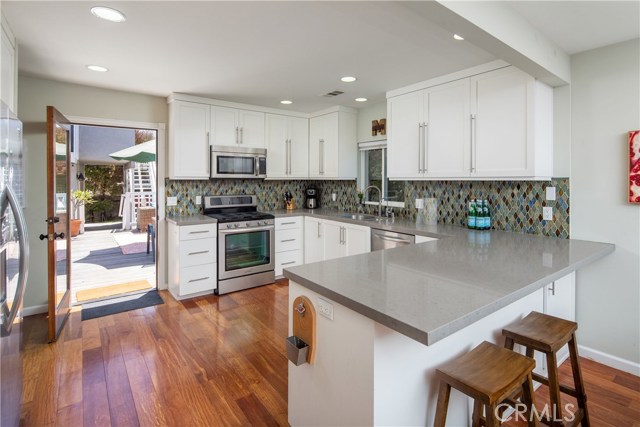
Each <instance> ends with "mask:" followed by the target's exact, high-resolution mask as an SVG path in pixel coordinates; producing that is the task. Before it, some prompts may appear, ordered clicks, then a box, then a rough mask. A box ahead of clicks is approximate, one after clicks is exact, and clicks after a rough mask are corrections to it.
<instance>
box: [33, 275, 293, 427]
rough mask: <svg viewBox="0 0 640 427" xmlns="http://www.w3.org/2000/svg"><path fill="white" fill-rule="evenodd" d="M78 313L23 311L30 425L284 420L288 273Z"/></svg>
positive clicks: (267, 423)
mask: <svg viewBox="0 0 640 427" xmlns="http://www.w3.org/2000/svg"><path fill="white" fill-rule="evenodd" d="M161 295H162V297H163V299H164V300H165V304H163V305H159V306H154V307H148V308H145V309H141V310H135V311H130V312H126V313H120V314H116V315H112V316H107V317H102V318H98V319H93V320H87V321H84V322H81V320H80V312H79V310H77V309H76V311H74V312H73V313H72V314H71V318H70V319H69V324H68V325H67V326H66V328H65V331H64V333H63V335H62V337H61V339H60V340H59V341H58V342H57V343H55V344H51V345H49V344H47V343H46V339H47V337H46V319H45V318H44V317H43V316H38V317H32V318H27V319H25V329H26V343H25V344H26V346H25V347H26V348H25V361H24V367H25V384H24V392H23V400H24V406H23V411H22V424H23V425H25V426H50V425H59V426H82V425H84V426H108V425H113V426H136V425H142V426H150V425H170V426H215V425H230V426H231V425H235V426H237V425H254V426H276V425H285V426H286V425H287V363H288V362H287V358H286V352H285V346H284V340H285V338H286V336H287V311H286V310H287V305H288V287H287V282H286V281H280V282H278V283H276V284H273V285H269V286H264V287H260V288H255V289H251V290H247V291H244V292H236V293H233V294H229V295H225V296H221V297H215V296H207V297H200V298H196V299H192V300H186V301H183V302H177V301H175V300H174V299H173V298H172V297H171V296H170V295H169V294H168V293H167V292H165V291H162V292H161Z"/></svg>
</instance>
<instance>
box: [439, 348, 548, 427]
mask: <svg viewBox="0 0 640 427" xmlns="http://www.w3.org/2000/svg"><path fill="white" fill-rule="evenodd" d="M535 366H536V362H535V360H533V359H531V358H529V357H525V356H523V355H521V354H518V353H516V352H514V351H511V350H507V349H505V348H502V347H499V346H497V345H495V344H491V343H490V342H487V341H485V342H483V343H482V344H480V345H479V346H477V347H476V348H474V349H473V350H471V351H470V352H469V353H467V354H464V355H462V356H460V357H458V358H457V359H455V360H453V361H451V362H449V363H447V364H445V365H444V366H441V367H440V368H438V369H436V375H437V376H438V378H439V380H440V388H439V392H438V404H437V406H436V416H435V421H434V425H435V426H436V427H442V426H444V425H445V421H446V419H447V409H448V406H449V395H450V393H451V387H453V388H455V389H457V390H459V391H461V392H462V393H464V394H466V395H467V396H469V397H471V398H473V399H474V402H473V426H480V425H486V426H488V427H494V426H495V427H497V426H499V425H500V418H499V416H498V414H497V413H496V411H498V410H499V408H498V405H500V404H501V403H502V402H503V401H504V400H505V399H507V398H509V397H510V396H512V395H514V394H516V393H518V392H520V391H522V397H523V403H524V404H525V405H526V408H527V409H526V417H527V420H529V425H530V426H537V425H538V423H537V419H536V417H533V416H531V408H532V407H533V403H534V401H533V399H534V396H533V381H532V377H531V374H532V371H533V368H534V367H535ZM483 409H485V410H486V414H485V415H484V416H483V414H482V412H483Z"/></svg>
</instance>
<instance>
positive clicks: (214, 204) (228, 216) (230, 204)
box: [204, 195, 275, 225]
mask: <svg viewBox="0 0 640 427" xmlns="http://www.w3.org/2000/svg"><path fill="white" fill-rule="evenodd" d="M256 205H257V198H256V196H245V195H239V196H207V197H205V199H204V214H205V215H207V216H209V217H211V218H215V219H217V220H218V222H219V223H225V222H239V221H257V220H270V219H274V218H275V217H274V216H273V215H271V214H268V213H264V212H258V208H257V207H256ZM255 225H259V224H255Z"/></svg>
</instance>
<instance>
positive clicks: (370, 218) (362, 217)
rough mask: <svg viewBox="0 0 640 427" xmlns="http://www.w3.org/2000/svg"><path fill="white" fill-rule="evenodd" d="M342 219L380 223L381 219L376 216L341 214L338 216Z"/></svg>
mask: <svg viewBox="0 0 640 427" xmlns="http://www.w3.org/2000/svg"><path fill="white" fill-rule="evenodd" d="M338 216H339V217H340V218H347V219H353V220H355V221H379V218H378V217H377V216H375V215H367V214H350V213H345V214H340V215H338Z"/></svg>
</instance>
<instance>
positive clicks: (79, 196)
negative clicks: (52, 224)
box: [69, 190, 93, 237]
mask: <svg viewBox="0 0 640 427" xmlns="http://www.w3.org/2000/svg"><path fill="white" fill-rule="evenodd" d="M92 203H93V192H91V191H89V190H75V191H72V192H71V204H72V205H73V217H74V219H72V220H70V225H69V227H70V230H69V231H70V233H71V237H76V236H77V235H78V234H80V227H81V226H82V219H80V218H79V217H80V208H81V207H82V206H84V205H90V204H92Z"/></svg>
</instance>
